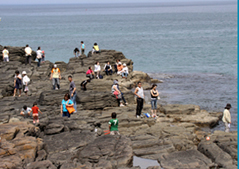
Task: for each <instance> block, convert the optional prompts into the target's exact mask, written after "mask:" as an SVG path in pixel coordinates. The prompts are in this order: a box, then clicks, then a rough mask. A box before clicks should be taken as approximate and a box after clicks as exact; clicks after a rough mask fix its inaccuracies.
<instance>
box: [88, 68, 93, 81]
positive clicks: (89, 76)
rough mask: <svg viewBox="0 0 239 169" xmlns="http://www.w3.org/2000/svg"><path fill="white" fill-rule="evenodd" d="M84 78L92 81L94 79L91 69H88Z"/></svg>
mask: <svg viewBox="0 0 239 169" xmlns="http://www.w3.org/2000/svg"><path fill="white" fill-rule="evenodd" d="M86 77H88V78H90V79H93V78H94V72H93V70H92V67H89V69H88V71H87V72H86Z"/></svg>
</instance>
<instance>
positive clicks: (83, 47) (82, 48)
mask: <svg viewBox="0 0 239 169" xmlns="http://www.w3.org/2000/svg"><path fill="white" fill-rule="evenodd" d="M80 50H81V54H82V55H83V54H84V53H85V44H84V42H83V41H81V47H80Z"/></svg>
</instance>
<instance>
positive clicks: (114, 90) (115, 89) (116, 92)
mask: <svg viewBox="0 0 239 169" xmlns="http://www.w3.org/2000/svg"><path fill="white" fill-rule="evenodd" d="M117 85H118V81H117V80H114V84H113V85H112V88H111V93H112V94H114V95H115V96H116V99H117V100H118V101H119V103H120V104H119V106H120V107H123V106H124V105H123V102H122V95H121V92H120V90H119V89H118V87H117Z"/></svg>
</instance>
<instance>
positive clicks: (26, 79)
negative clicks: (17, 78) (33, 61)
mask: <svg viewBox="0 0 239 169" xmlns="http://www.w3.org/2000/svg"><path fill="white" fill-rule="evenodd" d="M22 76H23V78H22V84H23V92H24V93H25V94H26V96H27V92H28V91H29V88H28V84H29V82H30V79H29V77H28V76H27V72H26V71H23V72H22Z"/></svg>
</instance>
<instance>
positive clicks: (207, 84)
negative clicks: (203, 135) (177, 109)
mask: <svg viewBox="0 0 239 169" xmlns="http://www.w3.org/2000/svg"><path fill="white" fill-rule="evenodd" d="M0 17H1V21H0V44H1V45H4V46H5V45H6V46H7V45H9V46H25V45H26V44H29V45H30V46H31V47H32V48H33V49H34V50H36V49H37V47H38V46H41V47H42V49H43V50H44V51H45V52H46V57H47V59H48V60H50V61H53V62H54V61H62V60H63V61H65V62H68V60H69V58H70V57H73V49H74V48H75V47H80V41H81V40H83V41H84V42H85V45H86V51H89V50H91V48H92V45H93V43H94V42H97V43H98V44H99V46H100V48H101V49H115V50H118V51H122V52H123V53H124V55H125V56H126V57H127V58H130V59H132V60H133V61H134V70H140V71H144V72H147V73H150V75H151V76H152V77H154V78H158V79H161V80H163V81H164V83H162V84H160V85H159V86H158V89H159V90H160V94H161V100H160V102H161V104H169V103H179V104H197V105H200V106H201V108H203V109H206V110H208V111H223V108H224V107H225V105H226V103H231V104H232V109H231V113H232V119H233V121H232V130H237V2H236V1H225V2H224V1H220V2H190V3H189V2H181V3H179V2H178V3H169V2H168V3H147V4H146V3H144V4H72V5H18V6H16V5H15V6H14V5H2V6H0ZM216 129H220V130H223V125H222V123H220V125H219V126H217V127H216Z"/></svg>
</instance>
